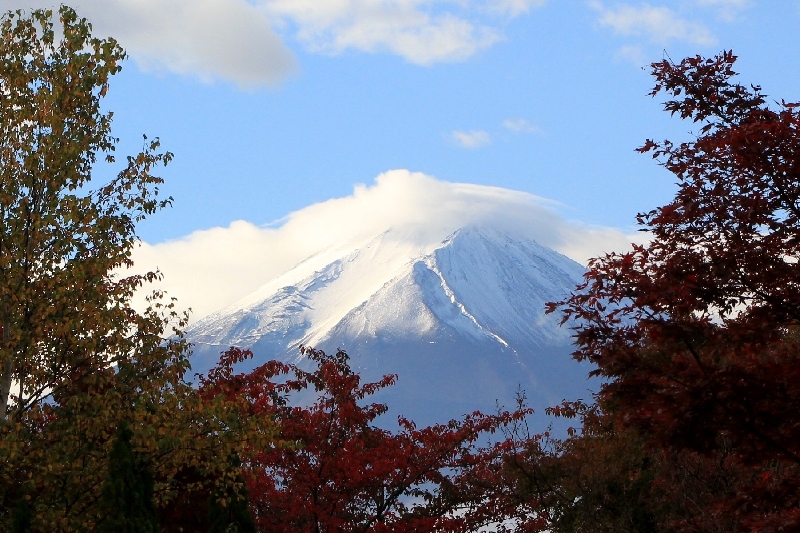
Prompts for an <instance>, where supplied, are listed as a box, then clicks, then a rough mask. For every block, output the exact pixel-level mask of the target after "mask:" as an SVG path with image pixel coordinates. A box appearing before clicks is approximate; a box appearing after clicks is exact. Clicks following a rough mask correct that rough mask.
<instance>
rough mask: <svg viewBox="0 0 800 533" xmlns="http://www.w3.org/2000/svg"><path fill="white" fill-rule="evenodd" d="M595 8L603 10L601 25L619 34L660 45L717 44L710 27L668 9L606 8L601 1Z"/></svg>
mask: <svg viewBox="0 0 800 533" xmlns="http://www.w3.org/2000/svg"><path fill="white" fill-rule="evenodd" d="M592 5H593V6H594V7H595V9H597V10H598V11H599V15H600V16H599V19H598V22H599V23H600V25H601V26H605V27H608V28H610V29H611V30H613V31H614V32H615V33H617V34H619V35H634V36H643V37H645V38H647V39H649V40H651V41H654V42H657V43H659V44H664V43H667V42H669V41H684V42H689V43H693V44H702V45H708V44H714V43H715V42H716V39H715V37H714V36H713V35H712V33H711V31H710V30H709V29H708V28H706V27H705V26H703V25H702V24H700V23H697V22H694V21H691V20H688V19H685V18H683V17H681V16H680V15H679V14H678V13H676V12H675V11H673V10H672V9H670V8H668V7H663V6H651V5H649V4H642V5H640V6H633V5H630V4H619V5H616V6H614V7H613V8H606V7H604V6H603V5H602V4H601V3H600V2H594V3H593V4H592Z"/></svg>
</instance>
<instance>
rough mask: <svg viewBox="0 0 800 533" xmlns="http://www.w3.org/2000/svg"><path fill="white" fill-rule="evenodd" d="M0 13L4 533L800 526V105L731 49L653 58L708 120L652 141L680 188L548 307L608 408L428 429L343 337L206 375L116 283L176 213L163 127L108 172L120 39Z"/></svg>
mask: <svg viewBox="0 0 800 533" xmlns="http://www.w3.org/2000/svg"><path fill="white" fill-rule="evenodd" d="M52 16H53V14H52V12H50V11H42V10H34V11H32V12H31V14H30V15H29V16H26V15H25V14H24V13H22V12H15V13H8V14H6V15H5V16H3V17H2V18H1V19H0V57H2V59H3V60H2V61H0V135H1V136H2V143H1V145H2V150H0V530H3V531H15V532H26V531H27V532H34V531H36V532H38V531H48V532H49V531H58V532H61V531H117V530H129V531H170V532H171V531H176V532H178V531H187V532H188V531H198V532H199V531H234V530H235V531H240V532H245V531H261V532H284V531H286V532H301V533H302V532H365V533H366V532H410V531H422V532H424V531H437V532H467V531H487V530H492V531H514V532H520V533H521V532H534V531H541V532H544V531H548V532H576V531H608V532H626V531H629V532H643V531H653V532H656V531H686V532H704V531H720V532H727V531H730V532H733V531H737V532H738V531H795V530H800V420H798V418H799V417H800V414H799V413H800V353H798V342H800V269H798V266H799V265H798V260H800V115H799V114H798V106H800V104H794V103H787V102H784V101H781V102H774V103H771V104H770V103H769V102H768V100H767V98H766V96H764V95H763V94H762V93H761V89H760V88H759V87H757V86H744V85H741V84H738V83H735V81H734V76H735V73H734V72H733V70H732V67H733V64H734V61H735V59H736V58H735V56H733V54H732V53H730V52H725V53H722V54H720V55H719V56H717V57H714V58H711V59H704V58H701V57H693V58H687V59H685V60H683V61H681V62H680V63H674V62H672V61H671V60H664V61H662V62H659V63H655V64H653V75H654V77H655V79H656V85H655V88H654V89H653V91H652V95H653V96H657V95H660V94H662V93H666V94H667V95H668V100H667V102H666V103H665V110H666V111H667V112H669V113H671V114H673V115H677V116H678V117H680V118H681V119H686V120H690V121H692V122H693V123H694V124H695V126H696V127H697V128H698V130H697V133H696V135H695V136H694V138H693V140H691V141H689V142H682V143H678V144H674V143H672V142H670V141H663V142H655V141H652V140H648V141H646V143H645V144H644V146H642V147H641V148H640V151H641V152H643V153H650V154H652V156H653V157H654V158H655V159H656V160H658V162H659V163H660V164H661V165H663V166H664V167H665V168H666V169H667V170H669V171H670V172H672V173H673V174H674V175H675V176H676V178H677V181H678V191H677V194H676V195H675V198H674V199H673V201H672V202H670V203H669V204H667V205H665V206H663V207H660V208H657V209H655V210H653V211H650V212H648V213H644V214H641V215H640V216H639V223H640V224H641V226H642V229H643V230H644V231H646V232H648V242H647V244H644V245H637V246H634V247H633V249H632V250H631V251H630V252H626V253H612V254H608V255H605V256H603V257H600V258H597V259H595V260H593V261H592V262H591V264H590V268H589V271H588V273H587V274H586V278H585V282H584V283H583V284H582V285H581V286H580V287H578V288H577V289H576V291H575V292H574V293H573V294H572V295H571V296H569V297H568V298H567V299H565V300H564V301H562V302H556V303H553V304H550V311H551V312H552V311H557V310H560V311H561V312H562V313H563V316H564V321H565V322H567V321H569V323H570V324H572V325H573V327H574V328H575V341H576V351H575V354H574V355H575V357H576V358H577V359H579V360H588V361H590V362H591V363H593V364H594V365H595V368H596V370H595V371H594V373H595V374H596V375H599V376H601V377H602V378H603V385H602V386H601V388H600V391H599V393H598V394H597V395H596V397H595V398H594V400H595V402H594V403H585V402H583V401H573V402H568V401H565V402H564V403H563V404H562V405H559V406H554V407H552V408H551V409H550V410H549V411H550V414H551V415H553V416H555V417H561V418H567V419H571V420H573V421H574V425H575V426H576V427H575V428H574V429H571V430H570V431H569V432H568V434H567V435H553V434H551V433H550V432H549V431H546V430H536V429H535V428H529V427H528V425H527V423H528V421H529V417H528V415H529V414H530V413H531V411H530V410H529V409H527V408H526V407H525V405H524V402H522V401H521V402H520V404H519V405H518V406H517V409H516V410H514V411H512V412H500V413H497V414H491V415H487V414H482V413H479V412H476V413H472V414H471V415H467V416H464V417H463V418H462V419H461V420H453V421H450V422H449V423H446V424H438V425H433V426H430V427H423V428H419V427H417V426H416V425H415V424H414V423H413V422H412V421H410V420H407V419H405V418H402V417H400V418H399V419H398V420H397V421H396V426H394V425H393V424H394V421H388V420H386V417H385V416H383V415H385V413H386V411H387V406H385V405H383V404H378V403H369V402H370V396H371V395H373V394H374V393H376V392H378V391H379V390H381V389H383V388H385V387H389V386H392V385H393V384H394V382H395V380H396V376H391V375H390V376H385V377H384V378H383V379H382V380H380V381H378V382H375V383H362V382H361V379H360V377H359V376H358V374H357V373H355V372H353V371H352V369H351V368H350V366H349V363H348V357H347V354H346V353H345V352H344V351H338V352H337V353H336V354H325V353H323V352H321V351H317V350H314V349H311V348H303V349H302V355H303V356H304V357H303V363H302V365H301V364H297V365H291V364H286V363H282V362H278V361H269V362H267V363H265V364H262V365H261V366H258V367H257V368H255V369H254V370H253V371H251V372H248V373H237V372H236V370H235V365H236V364H238V363H240V362H242V361H243V360H244V359H246V358H248V357H250V356H251V355H252V354H250V353H249V352H246V351H242V350H239V349H237V348H231V349H230V350H229V351H227V352H226V353H224V354H223V355H222V358H221V360H220V363H219V364H218V366H217V367H216V368H214V369H213V370H212V371H211V372H210V373H209V374H208V375H207V376H203V377H198V379H197V383H194V384H192V383H190V382H189V381H188V380H187V379H186V378H185V375H186V373H187V372H188V371H189V351H188V350H189V347H188V346H187V344H186V343H185V342H184V340H183V339H182V333H181V327H182V326H184V325H185V323H186V317H185V316H182V315H179V314H177V313H176V312H175V311H174V304H173V303H172V302H171V300H168V299H165V298H164V295H163V294H161V293H160V292H158V291H155V292H153V294H152V295H151V297H150V298H149V300H148V303H149V307H148V309H146V310H144V311H136V310H135V309H134V308H133V306H132V304H131V299H132V297H133V294H134V292H135V291H136V290H140V289H141V288H142V287H143V286H144V285H145V284H147V283H149V282H151V281H155V280H157V279H158V277H159V275H158V273H147V274H143V275H131V276H127V277H126V276H124V272H125V271H124V267H127V266H130V255H131V250H132V248H133V246H134V245H135V244H136V242H137V237H136V232H135V225H136V223H137V222H139V221H141V220H142V219H144V218H145V217H148V216H150V215H152V214H154V213H155V212H156V211H158V210H159V209H161V208H162V207H165V206H166V205H168V204H169V202H170V199H161V198H159V197H158V187H159V185H160V184H161V183H162V180H161V178H160V177H158V176H156V175H155V174H154V171H155V169H156V168H158V167H160V166H162V165H166V164H167V163H169V161H170V160H171V158H172V155H171V154H170V153H169V152H164V153H160V152H159V151H158V150H159V149H160V146H159V143H158V140H153V141H148V140H146V139H145V143H144V146H143V149H142V151H141V153H139V154H137V155H134V156H131V157H129V158H127V159H126V160H125V161H126V162H125V163H124V164H123V165H121V167H119V168H117V173H116V176H115V177H114V178H112V179H110V181H108V182H106V183H105V184H101V185H100V186H99V187H97V188H94V189H93V188H92V187H93V186H94V182H92V177H93V176H92V173H93V171H94V170H95V169H96V168H97V167H98V165H99V164H101V163H103V162H105V163H108V164H110V165H114V164H115V163H116V159H115V154H114V151H115V147H116V143H117V142H118V141H117V140H116V139H115V138H114V137H113V136H112V135H111V129H110V128H111V114H110V113H102V112H101V106H100V102H101V99H102V98H103V97H104V96H105V95H106V93H107V90H108V84H109V79H110V77H111V76H112V75H114V74H115V73H116V72H118V71H119V69H120V65H121V62H122V61H123V60H124V59H125V54H124V52H123V51H122V49H121V48H120V47H119V46H118V44H117V43H116V42H115V41H114V40H113V39H96V38H93V37H92V36H91V32H90V30H91V27H90V25H89V24H88V23H87V22H86V21H85V20H83V19H80V18H79V17H77V15H76V14H75V12H74V11H73V10H71V9H70V8H67V7H63V6H62V7H61V9H60V10H59V19H60V24H61V25H60V27H59V28H58V30H57V31H56V29H54V25H53V22H52V21H51V18H52Z"/></svg>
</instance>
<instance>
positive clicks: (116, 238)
mask: <svg viewBox="0 0 800 533" xmlns="http://www.w3.org/2000/svg"><path fill="white" fill-rule="evenodd" d="M52 17H53V13H52V12H51V11H49V10H34V11H31V12H30V13H29V14H28V15H26V14H25V13H23V12H21V11H16V12H9V13H6V14H5V15H3V16H2V18H0V327H1V328H2V335H1V336H0V530H4V531H5V530H10V529H12V527H14V528H16V529H20V528H22V529H29V530H30V531H91V530H93V529H94V528H95V527H96V526H97V524H99V523H101V522H102V519H103V511H102V506H100V505H99V501H100V500H101V493H102V488H103V486H104V482H105V480H106V479H108V477H109V468H110V465H109V451H110V449H111V448H112V445H113V442H114V438H113V437H114V434H115V431H116V429H117V428H119V427H121V426H122V425H126V424H127V426H128V427H129V428H130V430H131V431H132V432H133V435H132V437H131V440H130V443H129V445H130V446H131V448H132V451H133V453H135V454H136V456H137V457H138V458H139V460H140V461H141V464H142V467H143V468H147V469H149V470H150V471H151V472H152V474H153V477H154V499H155V503H156V505H157V506H158V507H159V508H163V507H164V506H165V505H166V503H168V502H169V501H171V500H174V499H175V497H176V495H177V494H178V493H181V492H183V491H185V490H187V489H188V488H198V487H201V486H202V487H206V488H207V490H208V491H212V492H213V491H216V490H218V489H220V488H221V487H228V486H231V484H232V483H233V481H231V480H232V479H234V478H235V476H236V474H237V473H238V469H236V468H235V467H233V465H231V464H230V462H229V461H228V460H227V458H228V457H230V456H231V455H232V454H235V453H236V452H237V450H238V449H239V446H240V443H241V442H245V441H248V442H249V441H251V440H256V441H257V440H258V439H261V438H262V437H263V438H264V439H268V437H269V435H270V434H271V432H272V430H271V429H270V428H267V426H266V425H262V426H261V427H259V428H250V427H249V426H247V424H248V422H247V421H246V420H245V421H240V420H238V419H237V418H236V417H235V416H232V415H231V414H230V409H229V406H227V405H225V404H224V403H222V402H219V401H217V402H211V401H209V402H206V401H203V400H201V399H200V397H199V396H198V395H197V394H196V391H195V390H194V389H193V388H192V387H191V386H190V384H188V383H187V382H185V381H184V374H185V372H186V371H187V370H188V368H189V364H188V358H187V356H188V351H187V348H188V347H187V345H186V342H185V341H184V340H183V339H182V334H181V332H180V328H181V327H182V326H183V325H184V324H185V319H186V317H185V316H182V315H178V314H177V313H176V312H175V311H174V307H173V305H174V304H173V302H172V301H170V300H167V299H165V298H163V294H161V293H160V292H158V291H154V292H153V294H152V295H151V297H150V298H149V303H150V306H149V308H148V309H147V310H145V311H143V312H137V311H136V310H134V309H133V308H132V306H131V298H132V296H133V294H134V291H136V290H137V289H140V288H141V287H142V286H143V285H145V284H146V283H148V282H151V281H154V280H157V279H158V277H159V275H158V274H157V273H152V272H151V273H147V274H143V275H127V276H126V275H125V268H126V267H128V266H130V265H131V259H130V256H131V251H132V249H133V247H134V246H135V245H136V243H137V236H136V232H135V228H136V224H137V223H138V222H140V221H141V220H142V219H144V218H145V217H147V216H149V215H151V214H153V213H154V212H156V211H157V210H159V209H161V208H163V207H165V206H166V205H168V204H169V203H170V201H171V200H170V199H169V198H167V199H161V198H160V197H159V194H158V187H159V185H160V184H161V183H162V179H161V178H160V177H158V176H156V175H154V172H155V169H156V168H157V167H159V166H161V165H166V164H167V163H168V162H169V161H170V160H171V159H172V154H170V153H169V152H164V153H158V150H159V142H158V139H155V140H148V139H147V138H145V140H144V147H143V150H142V152H141V153H139V154H137V155H135V156H131V157H127V158H126V159H125V160H124V162H123V163H122V164H121V165H119V166H117V162H116V159H115V146H116V143H117V139H115V138H114V137H113V136H112V135H111V119H112V114H111V113H103V112H101V106H100V103H101V100H102V98H103V97H104V96H105V95H106V93H107V91H108V87H109V80H110V77H111V76H112V75H113V74H115V73H117V72H118V71H119V70H120V68H121V64H122V61H123V60H124V59H125V53H124V51H123V50H122V49H121V48H120V47H119V45H118V44H117V43H116V41H114V40H113V39H111V38H108V39H98V38H94V37H92V36H91V26H90V25H89V24H88V23H87V21H86V20H85V19H80V18H79V17H78V16H77V15H76V13H75V12H74V11H73V10H72V9H70V8H68V7H65V6H62V7H61V8H60V10H59V18H60V26H59V28H58V31H56V29H55V28H54V24H53V22H52ZM109 172H112V173H111V174H109ZM113 172H116V175H115V177H111V178H110V179H109V181H107V182H106V183H105V184H103V185H100V186H99V187H97V188H92V187H93V186H94V185H95V183H96V180H94V181H93V180H92V178H93V177H94V176H97V175H107V176H113V175H114V174H113ZM245 428H248V429H247V430H246V429H245ZM249 429H253V431H252V432H249ZM188 469H192V470H194V471H197V472H199V473H200V474H201V476H200V479H198V480H197V481H196V482H195V483H189V484H188V485H187V484H186V483H182V482H181V481H180V479H181V478H180V476H179V475H178V474H179V473H180V472H183V471H186V470H188ZM189 485H191V486H189ZM217 485H218V486H217ZM208 494H209V492H206V501H207V499H208ZM14 509H17V511H14Z"/></svg>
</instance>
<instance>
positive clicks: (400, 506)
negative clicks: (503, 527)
mask: <svg viewBox="0 0 800 533" xmlns="http://www.w3.org/2000/svg"><path fill="white" fill-rule="evenodd" d="M302 353H303V355H304V356H305V357H306V358H307V359H306V360H307V361H308V362H309V363H311V364H312V366H315V367H316V368H314V369H313V371H306V370H302V369H300V368H299V367H298V366H296V365H289V364H285V363H281V362H278V361H270V362H268V363H266V364H264V365H262V366H260V367H258V368H256V369H255V370H253V371H252V372H250V373H248V374H234V373H233V370H232V366H233V364H235V363H237V362H240V361H242V360H243V359H244V358H246V357H249V356H251V355H252V354H250V353H249V352H243V351H241V350H238V349H235V348H232V349H231V350H230V351H228V352H227V353H226V354H224V355H223V358H222V361H221V363H220V365H219V366H218V367H217V369H215V370H214V371H212V373H211V374H210V375H209V376H208V377H207V378H204V379H203V380H202V382H201V389H200V390H201V394H203V395H209V396H219V395H224V396H227V397H228V398H230V399H231V400H236V399H246V402H247V406H246V409H245V412H246V413H247V416H251V417H256V418H258V417H261V418H264V419H268V420H274V421H275V423H277V425H278V426H279V427H280V435H281V439H282V441H283V442H284V444H283V445H281V446H270V447H267V448H254V449H250V450H248V451H247V452H245V454H244V457H243V459H244V472H245V476H246V477H247V479H248V492H249V494H250V505H251V509H252V511H253V514H254V517H255V521H256V524H257V525H258V529H259V531H264V532H284V531H296V532H317V531H329V532H334V531H342V532H369V531H375V532H381V531H385V532H389V531H393V532H405V531H408V532H411V531H473V530H476V528H478V527H479V526H481V525H485V524H488V523H491V522H494V521H495V519H496V517H497V509H496V508H495V507H493V505H494V503H495V502H494V501H493V500H492V498H491V497H490V496H491V495H492V494H494V492H495V491H496V490H497V487H496V486H495V485H493V484H492V483H490V482H489V481H490V480H489V478H488V477H487V473H488V471H487V467H488V466H490V465H499V462H498V461H499V459H500V457H501V456H502V454H503V452H504V450H505V446H504V444H503V443H502V442H501V443H496V444H495V445H489V442H488V439H487V436H488V435H489V434H491V433H494V432H495V431H496V430H498V429H500V428H506V427H509V425H511V424H513V423H515V422H519V421H521V420H522V419H524V417H525V416H526V415H527V414H529V411H528V410H526V409H520V410H517V411H515V412H513V413H509V412H504V413H501V414H497V415H483V414H480V413H474V414H472V415H469V416H466V417H465V418H464V419H463V420H461V421H451V422H450V423H448V424H440V425H434V426H430V427H425V428H417V427H416V426H415V425H414V423H413V422H411V421H410V420H407V419H405V418H402V417H401V418H400V419H399V420H398V425H399V428H398V429H397V430H395V431H391V430H388V429H384V428H381V427H378V426H377V425H376V419H377V418H378V417H379V416H380V415H382V414H384V413H385V412H386V409H387V407H386V405H384V404H376V403H366V404H365V403H364V402H365V401H367V400H368V399H369V396H370V395H372V394H374V393H375V392H377V391H378V390H380V389H382V388H384V387H387V386H391V385H392V384H393V383H394V381H395V379H396V376H384V378H383V379H382V380H381V381H379V382H375V383H363V384H362V383H361V380H360V378H359V376H358V374H356V373H354V372H353V371H352V370H351V369H350V367H349V364H348V357H347V354H346V353H345V352H343V351H341V350H340V351H338V352H337V353H336V354H334V355H327V354H325V353H324V352H321V351H317V350H313V349H310V348H303V349H302ZM304 393H305V398H306V402H308V405H302V403H303V402H302V395H303V394H304ZM296 396H300V399H298V398H296ZM386 422H388V421H386V420H384V424H386ZM501 440H502V439H501Z"/></svg>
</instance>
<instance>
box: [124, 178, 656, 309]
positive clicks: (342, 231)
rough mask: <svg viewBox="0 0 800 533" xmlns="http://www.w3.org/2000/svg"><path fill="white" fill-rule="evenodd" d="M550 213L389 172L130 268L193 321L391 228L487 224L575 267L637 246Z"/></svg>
mask: <svg viewBox="0 0 800 533" xmlns="http://www.w3.org/2000/svg"><path fill="white" fill-rule="evenodd" d="M553 205H554V204H553V202H550V201H548V200H545V199H543V198H539V197H536V196H534V195H531V194H528V193H523V192H518V191H512V190H508V189H502V188H499V187H487V186H482V185H471V184H464V183H448V182H443V181H439V180H436V179H434V178H432V177H430V176H426V175H425V174H421V173H412V172H409V171H407V170H394V171H390V172H386V173H384V174H381V175H380V176H378V178H377V179H376V180H375V183H374V184H373V185H371V186H365V185H358V186H356V187H355V189H354V190H353V193H352V194H351V195H350V196H347V197H344V198H336V199H333V200H328V201H326V202H321V203H318V204H314V205H312V206H309V207H306V208H304V209H301V210H299V211H295V212H294V213H291V214H290V215H288V216H287V217H286V218H285V220H284V221H283V223H282V224H281V225H280V226H278V227H257V226H255V225H253V224H251V223H249V222H244V221H237V222H233V223H232V224H231V225H230V226H229V227H227V228H212V229H209V230H203V231H197V232H194V233H192V234H191V235H188V236H186V237H184V238H182V239H179V240H175V241H169V242H164V243H160V244H147V243H144V244H143V245H142V246H141V247H140V248H138V249H137V250H135V252H134V255H133V260H134V261H135V263H136V267H137V270H145V269H147V270H150V269H154V268H156V267H158V268H160V269H161V271H162V272H163V273H164V280H163V282H162V283H160V286H161V287H163V288H164V289H166V290H167V291H168V292H169V294H170V295H172V296H176V297H177V298H178V299H179V302H180V303H181V304H182V305H185V306H189V307H192V308H193V309H194V313H193V320H194V319H198V318H202V317H203V316H205V315H207V314H208V313H211V312H213V311H215V310H217V309H220V308H222V307H224V306H226V305H229V304H231V303H233V302H235V301H237V300H239V299H240V298H242V297H244V296H246V295H247V294H249V293H251V292H253V291H254V290H256V289H257V288H258V287H260V286H261V285H263V284H264V283H266V282H267V281H269V280H271V279H273V278H275V277H276V276H278V275H280V274H282V273H284V272H285V271H287V270H288V269H290V268H291V267H293V266H294V265H296V264H297V263H298V262H299V261H302V260H303V259H306V258H308V257H309V256H311V255H313V254H318V253H321V252H323V251H325V250H326V249H329V248H331V247H332V246H344V245H347V244H348V243H350V244H352V245H353V246H357V245H359V243H362V242H364V241H366V240H369V239H371V238H373V237H374V236H375V235H378V234H381V233H383V232H385V231H386V230H388V229H389V228H394V229H398V228H403V229H405V230H408V234H410V235H412V236H413V238H414V239H417V240H418V241H415V242H423V241H424V242H428V241H430V240H431V239H439V240H437V241H436V242H439V241H440V240H441V239H443V237H444V236H446V235H448V234H449V233H451V232H453V231H455V230H456V229H458V228H460V227H463V226H465V225H468V224H480V223H482V222H490V223H491V224H492V225H493V226H495V227H498V226H499V227H502V228H505V229H507V230H508V231H511V232H515V233H518V234H523V235H525V236H527V237H530V238H534V239H536V240H537V241H538V242H539V243H540V244H542V245H544V246H549V247H551V248H553V249H555V250H557V251H560V252H561V253H564V254H565V255H568V256H569V257H572V258H573V259H576V260H578V261H580V262H583V263H585V262H586V260H587V259H588V258H589V257H593V256H597V255H599V254H601V253H603V252H608V251H611V250H622V249H626V248H627V247H628V243H629V242H631V240H633V239H637V240H641V237H640V236H638V237H636V236H630V235H625V234H623V233H622V232H620V231H618V230H615V229H611V228H596V227H588V226H585V225H582V224H580V223H577V222H571V221H567V220H565V219H563V218H562V217H561V216H560V215H558V214H557V213H556V212H555V211H554V210H553Z"/></svg>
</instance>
